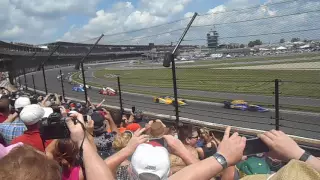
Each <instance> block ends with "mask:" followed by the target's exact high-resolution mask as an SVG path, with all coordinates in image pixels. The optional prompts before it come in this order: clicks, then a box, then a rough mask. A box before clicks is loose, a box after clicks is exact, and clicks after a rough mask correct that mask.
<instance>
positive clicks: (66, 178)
mask: <svg viewBox="0 0 320 180" xmlns="http://www.w3.org/2000/svg"><path fill="white" fill-rule="evenodd" d="M79 172H80V166H77V167H73V168H71V169H70V171H68V172H63V173H62V180H79Z"/></svg>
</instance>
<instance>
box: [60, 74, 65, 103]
mask: <svg viewBox="0 0 320 180" xmlns="http://www.w3.org/2000/svg"><path fill="white" fill-rule="evenodd" d="M60 82H61V88H62V97H63V99H65V96H64V86H63V78H62V71H61V69H60Z"/></svg>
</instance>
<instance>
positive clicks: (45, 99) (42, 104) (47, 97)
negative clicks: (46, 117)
mask: <svg viewBox="0 0 320 180" xmlns="http://www.w3.org/2000/svg"><path fill="white" fill-rule="evenodd" d="M49 97H50V94H48V95H47V96H46V97H45V98H44V99H43V100H42V102H41V106H42V107H46V102H47V101H48V99H49Z"/></svg>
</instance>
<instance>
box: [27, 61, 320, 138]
mask: <svg viewBox="0 0 320 180" xmlns="http://www.w3.org/2000/svg"><path fill="white" fill-rule="evenodd" d="M91 67H93V66H91ZM100 68H101V67H100ZM62 70H63V73H64V74H67V73H70V72H74V69H73V67H67V68H63V69H62ZM92 71H93V69H90V70H89V71H87V72H86V74H87V75H89V74H92ZM58 73H59V69H53V70H47V71H46V77H47V87H48V91H49V93H53V92H55V93H58V94H61V92H62V91H61V84H60V81H59V80H57V75H58ZM34 75H35V82H36V89H38V90H42V91H44V89H45V88H44V83H43V77H42V72H40V71H39V72H36V73H35V74H34ZM87 81H93V82H94V81H95V79H94V77H88V78H87ZM99 81H101V80H99ZM21 82H22V83H24V78H23V77H22V78H21ZM99 83H100V82H99ZM27 84H28V87H32V86H33V85H32V78H31V75H30V74H28V75H27ZM64 87H65V94H66V96H67V97H74V98H78V99H84V93H80V92H73V91H71V88H72V85H70V84H68V83H67V82H65V83H64ZM88 95H89V97H90V98H91V99H92V101H93V102H100V101H101V100H102V99H103V98H106V102H105V104H109V105H113V106H119V97H118V96H115V97H110V96H103V95H100V94H98V90H96V89H90V90H89V91H88ZM122 96H123V97H122V99H123V103H124V107H125V108H131V107H132V106H136V109H140V110H143V111H150V112H154V113H161V114H167V115H174V107H173V106H171V105H163V104H156V103H153V102H152V98H151V97H148V96H141V95H137V94H131V93H123V94H122ZM188 104H189V105H188V106H184V107H181V108H180V116H181V117H186V118H191V119H197V120H201V121H208V122H214V123H219V124H225V125H231V126H238V127H245V128H252V129H260V130H270V129H274V125H273V124H274V121H275V120H274V119H271V117H274V113H273V112H267V113H258V112H247V111H237V110H230V109H224V108H222V107H221V106H216V105H210V104H203V103H195V102H194V103H193V102H189V103H188ZM281 118H282V120H280V124H281V125H282V127H280V129H281V130H283V131H284V132H286V133H288V134H292V135H296V136H302V137H307V138H313V139H320V116H319V114H311V113H310V114H309V113H301V114H300V113H288V112H281Z"/></svg>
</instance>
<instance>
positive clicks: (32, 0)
mask: <svg viewBox="0 0 320 180" xmlns="http://www.w3.org/2000/svg"><path fill="white" fill-rule="evenodd" d="M281 1H288V2H286V3H279V4H277V3H278V2H281ZM274 3H276V4H274ZM252 7H254V8H252ZM242 8H243V10H241V11H239V10H238V11H232V10H233V9H242ZM0 12H1V13H0V23H1V26H0V40H5V41H14V42H25V43H33V44H41V43H47V42H54V41H57V40H63V41H72V42H80V41H84V40H87V39H91V38H94V37H98V36H99V35H100V34H102V33H104V34H105V35H107V36H105V37H104V38H103V40H102V41H101V44H146V43H149V42H154V43H156V44H161V43H170V42H175V41H177V40H178V38H179V35H180V34H181V33H182V32H183V28H184V27H185V26H186V24H187V23H188V21H189V20H190V18H188V17H191V16H192V14H193V13H194V12H198V13H199V14H207V13H209V15H206V16H199V17H198V18H197V19H196V20H195V22H194V24H193V26H200V27H192V28H191V29H190V32H189V33H188V34H187V36H186V40H190V41H187V42H184V44H202V45H203V44H205V40H202V39H205V38H206V37H205V36H206V33H207V32H208V31H209V30H210V29H213V28H215V29H216V30H217V31H218V32H219V34H220V37H221V38H220V43H230V42H237V43H247V42H248V41H249V40H254V39H258V38H260V39H262V40H263V42H264V43H269V42H270V43H276V42H278V41H279V39H280V38H282V37H284V38H286V40H289V39H290V38H291V37H293V36H296V37H300V38H302V39H303V38H308V39H319V34H320V30H319V29H317V28H320V25H319V24H320V23H319V21H320V20H319V19H320V1H319V0H296V1H293V0H291V1H290V0H133V1H118V0H0ZM290 14H292V15H290ZM288 15H289V16H288ZM183 18H185V19H184V20H181V21H178V22H175V23H172V24H167V25H163V26H158V27H155V28H151V29H146V30H143V31H137V32H131V33H120V34H114V33H119V32H124V31H131V30H135V29H140V28H147V27H150V26H155V25H159V24H163V23H167V22H171V21H175V20H177V19H183ZM213 24H215V26H214V27H213ZM304 30H306V31H304ZM110 34H113V35H110ZM196 39H197V40H196ZM85 42H93V40H92V41H85Z"/></svg>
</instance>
